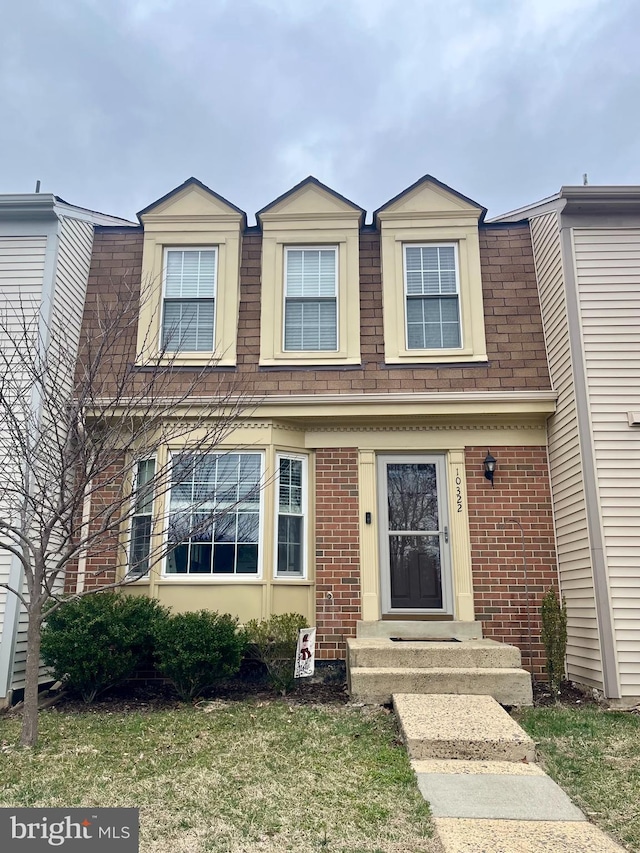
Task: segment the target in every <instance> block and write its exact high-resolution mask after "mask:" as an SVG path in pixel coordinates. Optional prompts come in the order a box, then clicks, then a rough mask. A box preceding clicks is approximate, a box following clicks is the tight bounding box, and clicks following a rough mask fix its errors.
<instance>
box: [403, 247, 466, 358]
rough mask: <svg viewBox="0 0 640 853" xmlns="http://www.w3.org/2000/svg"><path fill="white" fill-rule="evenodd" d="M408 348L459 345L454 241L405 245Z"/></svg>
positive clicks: (457, 287) (458, 294) (460, 337)
mask: <svg viewBox="0 0 640 853" xmlns="http://www.w3.org/2000/svg"><path fill="white" fill-rule="evenodd" d="M404 279H405V305H406V324H407V325H406V333H407V349H408V350H412V349H418V350H431V349H458V348H460V347H461V346H462V335H461V331H460V286H459V272H458V253H457V246H456V245H455V243H448V244H447V243H445V244H438V245H436V244H427V245H410V244H408V245H407V244H406V245H405V246H404Z"/></svg>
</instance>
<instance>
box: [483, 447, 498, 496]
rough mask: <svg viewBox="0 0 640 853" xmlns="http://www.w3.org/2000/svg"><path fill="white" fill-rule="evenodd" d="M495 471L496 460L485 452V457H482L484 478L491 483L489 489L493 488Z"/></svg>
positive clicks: (489, 453) (488, 452)
mask: <svg viewBox="0 0 640 853" xmlns="http://www.w3.org/2000/svg"><path fill="white" fill-rule="evenodd" d="M495 470H496V460H495V459H494V458H493V456H492V455H491V452H490V451H488V450H487V455H486V456H485V457H484V476H485V477H486V478H487V480H488V481H489V482H490V483H491V488H493V474H494V472H495Z"/></svg>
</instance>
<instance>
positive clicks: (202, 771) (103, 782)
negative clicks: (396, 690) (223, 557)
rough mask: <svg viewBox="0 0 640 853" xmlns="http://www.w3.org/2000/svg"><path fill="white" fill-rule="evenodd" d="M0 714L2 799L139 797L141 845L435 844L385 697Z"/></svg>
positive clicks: (177, 848)
mask: <svg viewBox="0 0 640 853" xmlns="http://www.w3.org/2000/svg"><path fill="white" fill-rule="evenodd" d="M18 730H19V720H18V719H16V718H11V717H7V716H5V717H3V718H0V741H1V742H2V745H1V751H0V805H1V806H41V807H52V806H65V807H76V806H95V807H101V806H138V807H139V808H140V817H141V821H140V822H141V843H140V850H141V853H161V851H162V853H165V851H168V850H171V851H172V853H182V851H185V853H186V851H189V853H191V851H194V853H195V851H225V853H241V852H242V853H249V851H260V853H275V851H305V853H306V851H309V853H311V851H327V853H329V851H330V852H331V853H341V851H342V852H343V853H419V851H424V852H425V853H431V851H434V850H435V849H437V848H436V845H435V842H434V840H433V838H432V836H431V832H432V830H431V824H430V820H429V811H428V807H427V806H426V804H425V803H424V802H423V800H422V798H421V796H420V794H419V792H418V790H417V788H416V784H415V780H414V776H413V773H412V771H411V768H410V765H409V761H408V758H407V755H406V752H405V750H404V747H403V746H402V745H401V743H400V741H399V740H398V734H397V729H396V724H395V720H394V718H393V716H392V715H390V714H388V713H386V712H384V711H383V710H376V711H374V712H367V711H365V710H363V709H355V708H348V707H331V706H317V707H309V706H295V705H289V703H287V702H285V701H274V702H251V701H245V702H221V701H217V702H210V703H208V704H207V703H205V704H202V705H201V706H199V707H195V708H194V707H184V708H180V709H178V710H167V711H149V712H140V711H134V712H120V711H118V712H111V713H109V712H105V711H95V712H92V711H88V712H85V713H78V714H74V713H66V712H64V711H56V710H55V709H51V710H49V711H45V712H42V714H41V736H40V742H39V744H38V746H37V747H36V748H35V749H33V750H28V749H26V750H25V749H21V748H20V747H18V746H17V745H16V744H17V741H18V733H19V732H18Z"/></svg>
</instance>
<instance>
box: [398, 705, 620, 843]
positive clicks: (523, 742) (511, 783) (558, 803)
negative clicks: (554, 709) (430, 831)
mask: <svg viewBox="0 0 640 853" xmlns="http://www.w3.org/2000/svg"><path fill="white" fill-rule="evenodd" d="M393 703H394V708H395V711H396V714H397V716H398V720H399V722H400V728H401V730H402V733H403V737H404V740H405V743H406V745H407V750H408V752H409V757H410V758H411V764H412V766H413V769H414V772H415V773H416V776H417V780H418V787H419V788H420V791H421V793H422V795H423V796H424V798H425V799H426V800H427V801H428V802H429V805H430V807H431V813H432V815H433V819H434V824H435V827H436V831H437V834H438V837H439V839H440V842H441V844H442V847H443V850H444V851H445V853H543V851H544V853H552V851H567V850H570V851H571V853H624V851H623V848H622V847H620V846H619V845H618V844H616V843H615V842H613V841H612V840H611V839H610V838H609V837H608V836H607V835H605V834H604V833H603V832H601V831H600V830H599V829H598V828H597V827H595V826H593V825H592V824H590V823H589V822H588V821H587V820H586V818H585V816H584V814H583V813H582V812H581V811H580V809H579V808H577V806H575V805H574V804H573V803H572V802H571V800H570V799H569V797H568V796H567V795H566V794H565V793H564V791H563V790H562V789H561V788H560V787H559V786H558V785H556V783H555V782H554V781H553V780H552V779H550V778H549V777H548V776H547V775H546V773H544V771H543V770H542V769H541V768H540V767H538V765H537V764H535V763H534V762H535V747H534V744H533V742H532V740H531V738H530V737H529V736H528V735H527V734H526V732H525V731H524V730H523V729H522V728H521V727H520V726H519V725H518V724H517V723H516V722H515V720H513V719H512V718H511V717H510V716H509V714H507V712H506V711H505V710H504V709H503V708H501V707H500V705H499V704H498V703H497V702H496V701H495V700H494V699H492V698H491V697H490V696H466V695H417V694H396V695H394V697H393Z"/></svg>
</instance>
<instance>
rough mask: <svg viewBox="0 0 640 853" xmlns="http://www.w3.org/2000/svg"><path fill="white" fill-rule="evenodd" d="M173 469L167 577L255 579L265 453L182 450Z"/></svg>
mask: <svg viewBox="0 0 640 853" xmlns="http://www.w3.org/2000/svg"><path fill="white" fill-rule="evenodd" d="M172 471H173V473H172V486H171V496H170V500H169V531H168V545H169V547H170V548H171V552H170V554H169V556H168V557H167V566H166V573H167V575H214V576H216V575H242V576H248V575H249V576H251V575H253V576H254V577H256V576H257V575H258V574H259V569H260V552H259V540H260V520H261V513H262V488H261V479H262V455H261V454H259V453H209V454H206V455H193V454H188V453H183V454H177V455H176V456H174V457H173V460H172Z"/></svg>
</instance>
